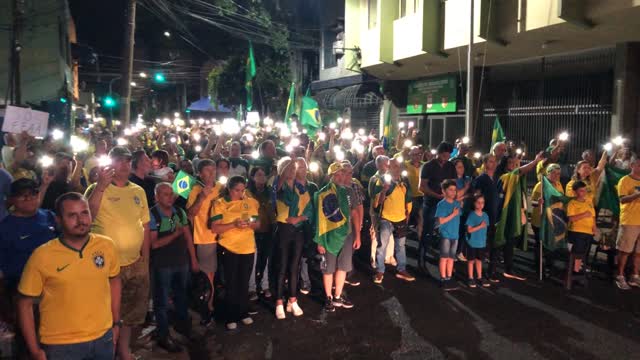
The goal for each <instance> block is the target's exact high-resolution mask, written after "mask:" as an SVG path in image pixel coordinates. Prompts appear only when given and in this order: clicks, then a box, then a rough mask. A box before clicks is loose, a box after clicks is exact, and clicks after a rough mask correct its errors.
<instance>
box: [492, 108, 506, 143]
mask: <svg viewBox="0 0 640 360" xmlns="http://www.w3.org/2000/svg"><path fill="white" fill-rule="evenodd" d="M504 139H505V137H504V131H503V130H502V125H500V119H499V118H498V117H497V116H496V120H495V121H494V122H493V131H492V132H491V149H489V150H492V149H493V145H495V143H497V142H499V141H504Z"/></svg>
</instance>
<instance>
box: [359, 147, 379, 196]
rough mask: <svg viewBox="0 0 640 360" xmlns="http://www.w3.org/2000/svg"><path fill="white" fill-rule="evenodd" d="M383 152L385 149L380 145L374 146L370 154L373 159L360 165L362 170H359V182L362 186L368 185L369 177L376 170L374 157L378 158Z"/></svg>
mask: <svg viewBox="0 0 640 360" xmlns="http://www.w3.org/2000/svg"><path fill="white" fill-rule="evenodd" d="M384 153H385V151H384V147H383V146H382V145H378V146H374V147H373V148H372V149H371V156H372V157H373V160H371V161H369V162H368V163H366V164H364V166H363V167H362V171H361V172H360V182H362V185H363V186H368V185H369V181H370V180H371V177H372V176H373V175H374V174H375V173H376V171H377V166H376V159H377V158H378V156H381V155H384Z"/></svg>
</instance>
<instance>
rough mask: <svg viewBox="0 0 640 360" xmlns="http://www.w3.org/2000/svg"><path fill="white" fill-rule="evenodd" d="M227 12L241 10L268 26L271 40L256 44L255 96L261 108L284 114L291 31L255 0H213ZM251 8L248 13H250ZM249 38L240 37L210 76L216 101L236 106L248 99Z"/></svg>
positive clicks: (214, 100) (209, 81)
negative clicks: (246, 90)
mask: <svg viewBox="0 0 640 360" xmlns="http://www.w3.org/2000/svg"><path fill="white" fill-rule="evenodd" d="M211 1H213V2H214V3H215V4H216V5H218V6H219V7H220V11H221V12H222V13H224V12H229V11H231V12H241V13H243V14H246V16H248V17H250V18H251V19H252V20H253V21H255V22H256V23H258V24H259V25H260V26H261V27H263V28H265V29H268V30H267V31H268V34H269V43H268V44H256V43H254V54H255V60H256V78H255V80H254V86H253V88H254V94H253V99H254V103H255V104H256V109H257V110H262V111H268V112H277V113H283V112H284V110H283V108H284V107H286V101H287V94H286V88H287V87H288V86H289V83H290V71H289V43H288V38H289V31H288V29H287V27H286V26H285V25H283V23H281V22H276V21H274V20H273V17H272V14H271V13H270V10H269V9H267V8H266V7H265V6H264V4H263V3H262V2H260V1H255V0H245V1H242V0H211ZM247 10H248V13H247ZM249 40H251V39H247V40H246V41H243V40H238V41H237V42H236V44H234V46H233V47H232V48H229V49H228V51H227V52H226V53H225V55H226V58H223V59H221V60H224V64H223V65H220V66H218V67H216V68H214V69H212V70H211V72H210V73H209V75H208V78H207V80H208V90H209V91H208V92H209V95H210V96H211V100H212V102H214V103H215V102H216V100H217V102H219V103H220V104H223V105H225V106H235V105H239V104H243V105H244V102H245V101H246V94H245V89H244V81H245V79H244V76H245V75H244V71H245V69H244V66H245V62H246V59H247V54H248V48H249Z"/></svg>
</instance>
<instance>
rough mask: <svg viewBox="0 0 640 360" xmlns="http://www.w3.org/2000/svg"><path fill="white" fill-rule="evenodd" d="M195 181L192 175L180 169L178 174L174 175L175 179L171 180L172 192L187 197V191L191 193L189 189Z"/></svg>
mask: <svg viewBox="0 0 640 360" xmlns="http://www.w3.org/2000/svg"><path fill="white" fill-rule="evenodd" d="M195 183H196V179H195V178H194V177H193V176H191V175H189V174H187V173H186V172H184V171H182V170H180V171H179V172H178V175H176V179H175V180H173V192H174V193H176V194H178V195H179V196H182V197H183V198H185V199H188V198H189V193H191V189H192V188H193V185H195Z"/></svg>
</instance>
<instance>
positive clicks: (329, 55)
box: [322, 30, 338, 69]
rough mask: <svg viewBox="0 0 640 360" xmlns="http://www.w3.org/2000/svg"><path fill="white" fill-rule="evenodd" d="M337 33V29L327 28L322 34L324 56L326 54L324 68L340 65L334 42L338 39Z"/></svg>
mask: <svg viewBox="0 0 640 360" xmlns="http://www.w3.org/2000/svg"><path fill="white" fill-rule="evenodd" d="M336 35H337V34H336V33H335V31H331V30H325V31H324V34H322V42H323V44H322V46H323V56H324V68H325V69H329V68H332V67H336V66H337V65H338V61H337V59H336V54H335V51H334V49H333V47H334V42H335V41H336Z"/></svg>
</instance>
